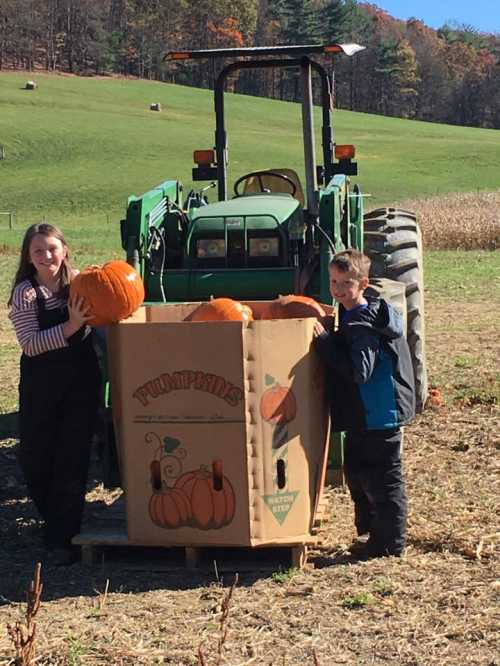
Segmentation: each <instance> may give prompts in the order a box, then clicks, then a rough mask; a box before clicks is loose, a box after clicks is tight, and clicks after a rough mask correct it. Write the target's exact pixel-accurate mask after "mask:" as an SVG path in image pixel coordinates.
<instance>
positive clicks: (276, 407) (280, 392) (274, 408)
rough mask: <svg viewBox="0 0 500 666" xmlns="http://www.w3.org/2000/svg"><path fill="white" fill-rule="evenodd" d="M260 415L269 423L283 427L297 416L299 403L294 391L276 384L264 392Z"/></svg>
mask: <svg viewBox="0 0 500 666" xmlns="http://www.w3.org/2000/svg"><path fill="white" fill-rule="evenodd" d="M260 415H261V416H262V418H263V419H264V421H267V422H268V423H274V424H276V425H278V424H279V425H283V424H285V423H289V422H290V421H293V419H294V418H295V416H296V415H297V401H296V400H295V396H294V394H293V391H292V390H291V389H289V388H286V387H284V386H280V385H279V384H276V385H275V386H272V387H271V388H269V389H267V391H264V393H263V394H262V397H261V399H260Z"/></svg>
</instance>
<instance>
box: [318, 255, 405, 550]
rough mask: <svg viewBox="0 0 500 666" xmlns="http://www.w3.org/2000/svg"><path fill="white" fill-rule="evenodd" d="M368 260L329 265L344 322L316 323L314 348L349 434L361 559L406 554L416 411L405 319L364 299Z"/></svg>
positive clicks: (338, 424) (336, 422)
mask: <svg viewBox="0 0 500 666" xmlns="http://www.w3.org/2000/svg"><path fill="white" fill-rule="evenodd" d="M369 271H370V259H369V258H368V257H367V256H366V255H364V254H363V253H362V252H359V251H357V250H346V251H345V252H340V253H338V254H336V255H335V256H334V258H333V260H332V261H331V263H330V267H329V272H330V292H331V294H332V296H333V298H334V299H335V300H336V301H337V302H338V303H339V304H340V305H341V306H342V307H341V313H342V314H341V319H340V326H339V328H338V330H337V331H335V332H327V331H326V330H325V329H324V328H323V326H322V325H321V324H320V323H319V322H317V324H316V325H315V330H314V333H315V347H316V349H317V351H318V353H319V354H320V356H321V358H322V360H323V361H324V362H325V363H326V365H327V367H328V378H329V384H330V400H331V417H332V428H333V430H334V431H335V432H340V431H345V432H346V438H345V455H344V470H345V475H346V480H347V485H348V487H349V491H350V493H351V497H352V500H353V502H354V511H355V525H356V529H357V532H358V535H360V536H361V535H366V534H368V535H369V539H368V541H367V543H366V546H365V548H364V550H363V551H362V552H361V553H360V558H362V559H365V558H366V559H367V558H370V557H381V556H384V555H395V556H401V555H402V553H403V551H404V548H405V543H406V510H407V507H406V491H405V482H404V477H403V471H402V466H401V426H403V425H405V424H407V423H409V422H410V421H411V420H412V419H413V417H414V415H415V387H414V379H413V368H412V364H411V357H410V352H409V349H408V345H407V343H406V340H405V338H404V332H403V320H402V316H401V315H400V314H399V313H398V312H397V310H395V309H394V308H393V307H392V306H391V305H390V304H388V303H387V302H386V301H384V300H383V299H379V298H370V297H365V296H364V291H365V289H366V288H367V287H368V275H369Z"/></svg>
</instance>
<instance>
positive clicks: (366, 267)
mask: <svg viewBox="0 0 500 666" xmlns="http://www.w3.org/2000/svg"><path fill="white" fill-rule="evenodd" d="M371 263H372V262H371V260H370V257H367V256H366V254H363V252H360V251H359V250H344V251H343V252H337V254H336V255H335V256H334V257H333V259H332V260H331V262H330V266H335V268H336V269H337V270H339V271H340V272H341V273H347V272H349V271H352V272H353V273H355V274H356V278H358V279H361V278H364V277H369V275H370V266H371Z"/></svg>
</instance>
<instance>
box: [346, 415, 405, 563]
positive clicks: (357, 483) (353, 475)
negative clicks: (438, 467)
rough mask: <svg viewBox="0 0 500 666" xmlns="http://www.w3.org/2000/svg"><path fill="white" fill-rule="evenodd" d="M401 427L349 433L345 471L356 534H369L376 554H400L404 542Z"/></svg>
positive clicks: (372, 548)
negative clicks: (352, 503)
mask: <svg viewBox="0 0 500 666" xmlns="http://www.w3.org/2000/svg"><path fill="white" fill-rule="evenodd" d="M401 440H402V433H401V429H400V428H395V429H391V430H365V431H362V432H348V433H347V435H346V440H345V452H344V471H345V475H346V480H347V485H348V487H349V490H350V493H351V497H352V500H353V502H354V510H355V524H356V529H357V531H358V534H365V533H367V532H369V534H370V540H369V547H370V549H371V550H372V551H373V552H374V553H375V554H380V555H400V554H401V553H402V551H403V549H404V547H405V543H406V514H407V499H406V489H405V481H404V476H403V470H402V465H401Z"/></svg>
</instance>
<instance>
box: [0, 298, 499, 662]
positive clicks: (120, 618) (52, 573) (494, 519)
mask: <svg viewBox="0 0 500 666" xmlns="http://www.w3.org/2000/svg"><path fill="white" fill-rule="evenodd" d="M449 308H450V312H451V311H452V309H453V304H449ZM427 318H428V353H429V367H430V371H431V377H432V378H433V381H434V379H435V378H437V379H439V381H436V382H435V383H436V384H438V386H439V388H440V389H442V391H443V395H444V397H445V404H444V406H442V407H440V408H436V409H431V410H428V411H426V412H425V413H424V414H423V415H422V416H421V417H419V418H418V419H417V420H416V422H415V423H414V424H413V425H412V426H410V427H408V428H407V430H406V437H405V451H406V469H407V475H408V487H409V495H410V501H411V502H410V504H411V506H410V517H409V548H408V551H407V554H406V556H405V558H403V559H395V558H389V559H382V560H374V561H371V562H366V563H354V562H350V561H349V560H348V559H347V558H346V549H347V546H348V544H349V543H350V541H351V539H352V537H353V534H354V532H353V526H352V519H353V516H352V506H351V502H350V500H349V497H348V495H347V494H346V493H345V491H343V490H340V489H338V490H328V497H329V501H330V520H329V522H328V523H327V524H325V526H324V528H323V529H322V532H321V543H320V545H319V546H318V548H317V549H316V550H314V551H313V553H312V554H311V558H310V563H309V565H308V566H307V568H306V569H305V570H303V571H301V572H296V571H295V572H288V575H279V576H278V575H276V576H272V575H270V574H269V573H268V574H261V575H259V574H255V575H251V574H245V573H243V572H242V573H241V574H240V580H239V584H238V586H237V587H236V588H235V589H234V591H233V594H232V599H231V609H230V612H229V614H228V615H227V614H226V617H225V619H224V623H225V624H224V629H223V630H224V631H226V630H227V634H226V636H225V640H224V651H223V658H222V659H221V664H226V665H230V666H244V665H245V666H246V665H248V666H249V665H251V664H252V665H259V666H260V665H265V666H271V664H272V665H274V666H281V665H282V664H284V665H285V666H297V665H301V666H302V665H304V666H308V665H309V664H310V665H311V666H313V665H314V664H315V663H319V664H321V665H322V666H326V665H330V664H348V665H352V666H359V665H363V664H366V665H368V664H370V665H375V666H378V665H382V664H384V665H385V664H398V665H405V666H416V665H424V664H425V665H427V664H436V665H439V666H462V665H464V664H467V665H468V664H474V665H477V666H493V665H496V664H498V663H499V662H498V643H497V639H498V632H497V629H498V622H499V619H500V618H499V613H498V592H499V589H500V587H499V583H498V578H497V576H498V534H497V533H498V530H499V524H498V515H499V513H500V512H499V506H498V498H499V497H500V492H499V490H500V488H499V487H498V486H499V478H500V477H499V475H498V471H499V470H498V450H497V449H498V407H497V406H496V405H495V404H490V403H489V402H488V401H485V402H481V401H476V402H475V403H472V404H471V403H467V402H466V401H464V400H463V397H462V394H461V393H460V391H459V390H457V389H456V385H461V384H464V383H467V382H469V381H470V379H471V376H470V374H469V373H470V368H469V367H466V366H458V367H457V366H456V365H454V364H453V363H448V362H447V361H448V359H453V358H454V357H462V356H463V355H464V354H467V352H468V350H469V347H470V345H471V344H473V343H474V341H472V340H471V325H473V326H474V329H473V331H474V335H475V336H479V337H481V336H485V337H486V336H487V337H488V339H489V342H490V344H489V346H487V347H484V346H483V349H482V351H481V353H482V355H483V362H482V364H481V365H480V366H478V367H476V368H475V370H474V373H473V374H474V380H475V381H477V382H478V383H482V382H483V380H484V382H487V381H489V380H488V377H489V374H488V373H489V372H490V371H491V368H492V366H494V364H495V362H496V360H497V350H498V341H499V339H498V338H499V334H498V331H497V329H493V328H492V320H491V313H490V312H489V311H488V310H487V309H485V308H481V307H479V306H476V305H473V304H472V305H468V306H467V305H466V306H463V305H461V322H462V324H463V326H462V327H459V328H457V330H455V331H453V334H452V335H451V334H450V335H448V336H444V335H442V334H441V332H440V326H441V325H442V318H443V306H442V305H440V306H439V307H438V306H432V304H428V307H427ZM444 318H445V319H447V315H446V313H444ZM13 454H14V448H13V442H12V441H6V440H5V441H4V442H3V446H1V447H0V457H1V464H2V469H3V472H4V479H10V482H9V484H10V485H6V484H5V483H4V484H3V487H1V488H0V502H1V506H2V513H1V514H0V533H1V542H0V544H1V545H0V548H1V556H0V577H1V580H2V584H1V592H0V594H1V595H2V596H1V597H0V602H1V603H3V604H4V605H3V607H1V608H0V626H2V627H4V631H3V633H0V664H2V665H4V666H6V665H7V664H12V663H13V662H12V661H11V659H12V658H13V650H12V647H11V645H10V642H9V640H8V636H7V633H6V631H5V626H6V624H7V622H10V623H13V622H15V620H16V619H17V618H18V617H21V616H22V613H23V610H24V592H23V591H24V589H25V588H26V584H27V582H28V581H29V578H30V577H31V573H32V570H33V569H32V566H33V561H34V560H35V559H37V558H38V556H39V554H40V545H39V525H38V523H37V521H36V520H35V518H34V516H35V514H34V511H33V509H32V506H31V504H30V503H29V502H26V499H25V497H24V491H23V489H22V486H21V485H20V477H19V473H18V471H17V468H16V466H15V460H14V455H13ZM12 479H14V480H15V481H17V485H16V484H13V483H12ZM107 499H109V494H107V493H106V492H105V491H103V489H102V487H100V486H98V485H97V486H95V487H94V489H93V491H92V492H91V493H89V495H88V501H89V509H91V510H92V511H93V510H98V509H99V506H100V504H101V503H102V502H103V501H105V500H107ZM221 569H222V567H221V566H219V575H220V576H222V580H220V579H217V577H216V575H215V572H214V574H213V575H206V574H202V573H199V574H197V573H195V574H193V573H190V572H185V571H183V570H171V571H165V570H164V567H160V566H158V562H157V561H156V563H155V562H153V563H151V562H150V563H149V564H148V563H147V562H144V563H142V566H139V567H138V566H137V563H136V562H133V561H132V559H130V561H127V560H125V561H120V562H118V561H116V560H115V561H114V562H113V558H112V554H110V559H109V561H107V562H104V563H103V564H102V566H96V567H94V568H90V567H85V566H83V565H75V566H73V567H71V568H68V569H67V570H66V571H64V573H62V572H61V570H56V569H46V570H45V571H42V575H43V578H44V594H43V597H42V606H41V609H40V611H39V613H38V616H37V623H38V632H37V655H38V657H37V661H36V663H37V664H41V665H47V666H48V665H49V664H50V665H54V666H55V665H61V666H62V665H64V666H77V665H79V664H81V665H84V664H85V666H87V665H88V666H94V665H97V664H99V665H101V664H102V665H104V664H107V665H109V664H112V665H116V666H119V665H123V666H125V665H129V664H130V665H132V664H134V665H135V664H144V665H148V666H149V665H150V664H175V665H176V666H184V665H185V666H187V665H191V666H196V665H197V664H199V663H200V662H199V653H198V649H199V646H200V645H202V652H203V657H204V659H205V662H206V664H207V665H210V666H212V665H213V664H216V663H217V660H218V659H219V652H220V651H219V645H220V642H219V641H220V637H221V621H222V619H223V613H224V599H225V598H227V590H228V587H229V586H230V585H231V583H232V581H233V578H234V575H233V573H229V572H224V573H222V574H221V573H220V570H221ZM103 591H104V592H103ZM103 595H105V597H106V599H105V603H104V602H103ZM315 654H316V657H315V656H314V655H315ZM315 660H316V662H315Z"/></svg>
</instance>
